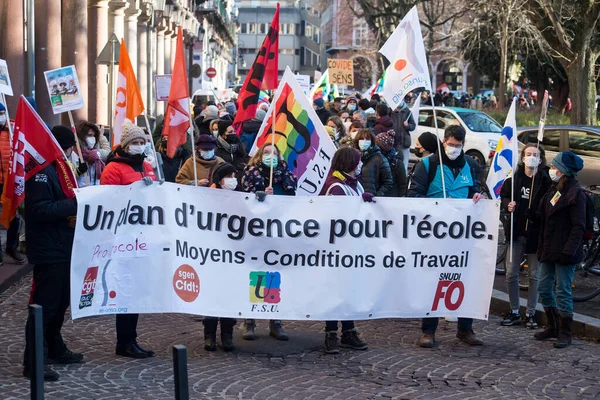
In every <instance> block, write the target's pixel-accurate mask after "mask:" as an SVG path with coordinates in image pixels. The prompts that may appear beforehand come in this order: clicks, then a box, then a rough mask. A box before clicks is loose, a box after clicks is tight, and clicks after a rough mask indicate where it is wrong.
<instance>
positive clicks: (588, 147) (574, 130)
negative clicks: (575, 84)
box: [517, 125, 600, 194]
mask: <svg viewBox="0 0 600 400" xmlns="http://www.w3.org/2000/svg"><path fill="white" fill-rule="evenodd" d="M517 132H518V134H517V137H518V138H519V147H520V148H522V147H523V146H524V144H527V143H537V134H538V128H537V127H536V126H528V127H521V128H517ZM542 145H543V146H544V150H546V159H547V161H548V163H550V161H552V159H553V158H554V156H556V153H558V152H560V151H569V150H570V151H572V152H573V153H575V154H577V155H578V156H580V157H581V158H582V159H583V162H584V167H583V170H581V171H580V172H579V174H577V179H578V180H579V182H580V183H581V185H582V186H588V185H600V128H599V127H597V126H577V125H556V126H546V127H545V128H544V140H542ZM596 193H598V194H600V187H598V189H597V190H596Z"/></svg>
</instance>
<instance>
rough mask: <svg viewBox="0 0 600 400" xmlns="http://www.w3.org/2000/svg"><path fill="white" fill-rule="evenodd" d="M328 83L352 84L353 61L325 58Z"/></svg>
mask: <svg viewBox="0 0 600 400" xmlns="http://www.w3.org/2000/svg"><path fill="white" fill-rule="evenodd" d="M327 69H328V70H329V83H337V84H340V85H348V86H354V63H353V61H352V60H342V59H338V58H328V59H327Z"/></svg>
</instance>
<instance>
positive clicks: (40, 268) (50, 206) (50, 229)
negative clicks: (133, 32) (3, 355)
mask: <svg viewBox="0 0 600 400" xmlns="http://www.w3.org/2000/svg"><path fill="white" fill-rule="evenodd" d="M52 133H53V134H54V136H55V137H56V140H57V142H58V143H59V144H60V146H61V147H62V149H63V151H64V152H65V154H66V155H67V156H69V155H70V154H71V152H72V151H73V146H74V145H75V136H74V135H73V132H72V131H71V129H70V128H68V127H66V126H55V127H54V128H53V129H52ZM58 174H59V171H57V164H56V162H53V163H52V164H50V165H48V166H47V167H46V168H44V169H42V170H41V171H40V172H38V173H37V174H36V175H35V176H33V177H32V178H31V179H29V180H28V181H27V182H26V183H25V219H26V221H27V225H26V226H25V229H26V234H27V258H28V259H29V262H30V263H31V264H33V265H34V266H33V290H32V293H31V302H32V303H34V304H37V305H40V306H41V307H42V313H43V321H44V322H43V325H44V363H45V364H46V366H45V369H44V380H46V381H56V380H58V378H59V375H58V372H56V371H54V370H53V369H52V368H50V367H49V365H48V364H73V363H78V362H80V361H81V360H82V359H83V355H82V354H81V353H73V352H72V351H71V350H69V349H68V348H67V346H66V345H65V342H64V341H63V338H62V335H61V333H60V331H61V328H62V325H63V322H64V319H65V312H66V310H67V307H69V303H70V291H69V286H70V281H71V265H70V264H71V250H72V248H73V239H74V236H75V224H74V221H75V216H76V215H77V201H76V200H75V198H70V199H69V198H67V196H66V195H65V193H64V192H63V189H62V187H61V184H60V179H59V175H58ZM32 329H33V321H30V319H28V320H27V326H26V328H25V331H26V341H25V343H26V344H25V356H24V360H23V366H24V368H23V375H24V376H25V377H26V378H30V377H31V375H30V374H31V368H32V367H33V366H31V365H30V364H29V352H30V349H31V343H29V333H30V332H31V330H32Z"/></svg>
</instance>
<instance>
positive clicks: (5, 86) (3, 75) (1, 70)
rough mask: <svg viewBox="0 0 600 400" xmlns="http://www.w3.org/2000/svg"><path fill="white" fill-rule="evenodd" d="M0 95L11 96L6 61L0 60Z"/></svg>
mask: <svg viewBox="0 0 600 400" xmlns="http://www.w3.org/2000/svg"><path fill="white" fill-rule="evenodd" d="M0 93H3V94H6V95H9V96H12V95H13V90H12V85H11V84H10V75H9V74H8V65H7V64H6V60H2V59H0Z"/></svg>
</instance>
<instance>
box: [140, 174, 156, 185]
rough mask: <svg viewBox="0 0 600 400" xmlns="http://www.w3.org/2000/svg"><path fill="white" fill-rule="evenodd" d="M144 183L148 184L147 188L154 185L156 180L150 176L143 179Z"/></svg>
mask: <svg viewBox="0 0 600 400" xmlns="http://www.w3.org/2000/svg"><path fill="white" fill-rule="evenodd" d="M142 182H144V183H145V184H146V186H150V185H152V183H153V182H154V180H153V179H152V178H150V177H149V176H145V177H143V178H142Z"/></svg>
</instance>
